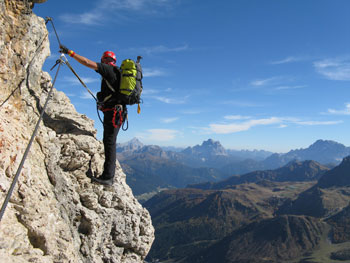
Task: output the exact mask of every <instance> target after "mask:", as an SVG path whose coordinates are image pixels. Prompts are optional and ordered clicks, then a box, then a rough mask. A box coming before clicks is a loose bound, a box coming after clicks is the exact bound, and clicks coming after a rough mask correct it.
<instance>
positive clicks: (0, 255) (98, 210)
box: [0, 0, 154, 263]
mask: <svg viewBox="0 0 350 263" xmlns="http://www.w3.org/2000/svg"><path fill="white" fill-rule="evenodd" d="M37 2H38V1H37ZM39 2H40V1H39ZM39 2H38V3H39ZM41 2H44V1H41ZM0 25H1V30H0V89H1V92H0V202H1V204H2V203H3V200H4V199H5V196H6V193H7V191H8V189H9V187H10V185H11V182H12V179H13V177H14V175H15V174H16V171H17V168H18V166H19V163H20V162H21V158H22V156H23V153H24V151H25V149H26V146H27V144H28V142H29V139H30V137H31V135H32V132H33V130H34V127H35V124H36V122H37V120H38V118H39V115H40V112H41V109H42V108H43V106H44V102H45V100H46V98H47V95H48V91H49V89H50V88H51V77H50V76H49V74H48V73H46V72H42V70H41V68H42V65H43V63H44V61H45V59H46V57H47V56H48V55H49V52H50V51H49V41H48V32H47V30H46V27H45V21H44V20H43V19H42V18H39V17H37V16H36V15H34V14H33V13H32V12H31V11H30V10H29V11H28V6H27V5H26V4H25V1H10V0H0ZM103 161H104V153H103V144H102V142H100V141H98V140H97V139H96V130H95V129H94V124H93V121H92V120H90V119H88V118H87V117H86V116H84V115H82V114H79V113H78V112H76V110H75V108H74V106H73V105H72V104H71V102H70V101H69V99H68V97H67V96H66V95H65V94H64V93H62V92H58V91H57V90H55V89H53V93H52V98H51V99H50V101H49V104H48V107H47V110H46V112H45V114H44V116H43V121H42V122H41V124H40V127H39V131H38V134H37V136H36V139H35V140H34V142H33V145H32V147H31V150H30V153H29V155H28V158H27V160H26V162H25V164H24V167H23V169H22V172H21V174H20V176H19V180H18V183H17V185H16V187H15V189H14V192H13V195H12V197H11V199H10V202H9V204H8V206H7V209H6V212H5V214H4V217H3V218H2V221H1V222H0V262H40V263H41V262H43V263H45V262H72V263H73V262H87V263H90V262H91V263H99V262H101V263H102V262H103V263H106V262H113V263H114V262H116V263H117V262H130V263H135V262H136V263H137V262H143V259H144V258H145V257H146V255H147V253H148V251H149V250H150V247H151V245H152V242H153V240H154V228H153V226H152V222H151V218H150V215H149V213H148V211H147V210H146V209H144V208H143V207H142V206H141V205H140V204H139V203H138V201H137V200H136V199H135V197H134V196H133V194H132V191H131V189H130V188H129V186H128V185H127V184H126V182H125V177H126V176H125V174H124V173H123V171H122V169H121V167H120V165H119V164H117V170H116V180H115V183H114V185H113V186H111V187H106V186H102V185H96V184H92V183H91V181H90V179H89V177H88V176H91V175H97V174H101V172H102V169H103Z"/></svg>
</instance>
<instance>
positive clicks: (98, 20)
mask: <svg viewBox="0 0 350 263" xmlns="http://www.w3.org/2000/svg"><path fill="white" fill-rule="evenodd" d="M175 2H176V1H170V0H100V1H97V4H96V6H95V7H92V8H91V7H90V8H89V9H90V10H91V11H89V12H85V13H81V14H79V13H69V14H63V15H61V16H60V19H62V20H63V21H65V22H66V23H74V24H83V25H98V24H101V25H102V24H103V21H105V20H112V19H113V21H119V22H120V21H121V20H125V19H127V20H130V17H131V16H130V15H126V14H125V13H126V12H131V13H133V14H134V15H135V13H137V14H138V15H147V14H148V15H154V14H157V13H158V14H163V13H164V11H165V9H169V8H171V7H172V6H173V5H175Z"/></svg>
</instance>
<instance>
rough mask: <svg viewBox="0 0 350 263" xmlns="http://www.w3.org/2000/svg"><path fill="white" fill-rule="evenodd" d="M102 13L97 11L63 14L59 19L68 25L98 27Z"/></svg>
mask: <svg viewBox="0 0 350 263" xmlns="http://www.w3.org/2000/svg"><path fill="white" fill-rule="evenodd" d="M102 17H103V13H102V12H101V11H99V10H96V11H95V12H87V13H83V14H63V15H61V16H60V17H59V18H60V19H61V20H63V21H64V22H66V23H70V24H83V25H89V26H91V25H98V24H101V19H102Z"/></svg>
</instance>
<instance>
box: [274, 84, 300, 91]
mask: <svg viewBox="0 0 350 263" xmlns="http://www.w3.org/2000/svg"><path fill="white" fill-rule="evenodd" d="M305 87H306V86H304V85H299V86H279V87H276V88H275V90H289V89H302V88H305Z"/></svg>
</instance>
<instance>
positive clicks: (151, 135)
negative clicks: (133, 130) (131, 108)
mask: <svg viewBox="0 0 350 263" xmlns="http://www.w3.org/2000/svg"><path fill="white" fill-rule="evenodd" d="M178 135H180V132H179V131H177V130H170V129H150V130H147V131H146V133H140V134H137V135H136V137H137V138H140V139H143V140H150V141H160V142H167V141H172V140H174V139H175V138H176V136H178Z"/></svg>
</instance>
